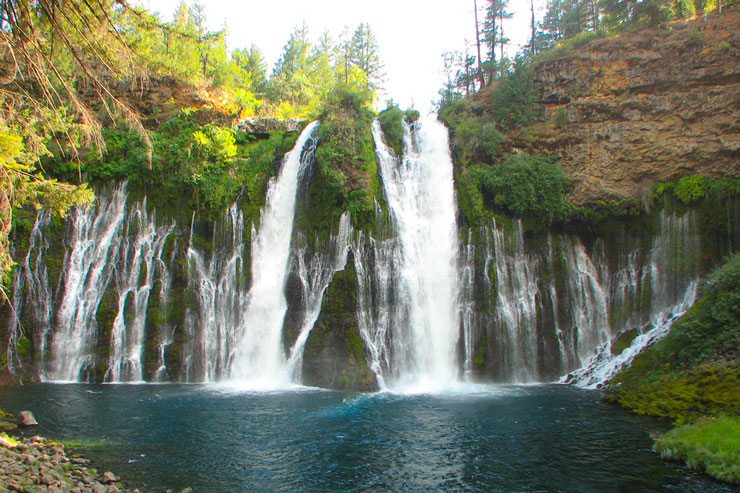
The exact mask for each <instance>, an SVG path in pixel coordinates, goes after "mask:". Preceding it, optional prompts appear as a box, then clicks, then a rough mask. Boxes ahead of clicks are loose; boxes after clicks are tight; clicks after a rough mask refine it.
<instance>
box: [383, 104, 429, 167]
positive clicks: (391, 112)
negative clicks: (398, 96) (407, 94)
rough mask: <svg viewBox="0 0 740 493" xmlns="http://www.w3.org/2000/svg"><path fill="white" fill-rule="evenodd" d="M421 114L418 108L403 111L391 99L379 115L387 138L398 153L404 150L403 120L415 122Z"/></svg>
mask: <svg viewBox="0 0 740 493" xmlns="http://www.w3.org/2000/svg"><path fill="white" fill-rule="evenodd" d="M419 116H420V115H419V112H418V111H416V110H406V111H402V110H401V109H400V108H399V107H398V106H397V105H395V104H394V103H393V101H389V102H388V107H387V108H386V109H384V110H383V111H381V112H380V114H379V115H378V120H379V121H380V128H382V129H383V134H384V135H385V140H386V142H387V143H388V145H389V146H391V148H392V149H393V152H395V153H396V154H397V155H401V152H403V120H404V119H406V121H407V122H408V123H413V122H415V121H416V120H418V119H419Z"/></svg>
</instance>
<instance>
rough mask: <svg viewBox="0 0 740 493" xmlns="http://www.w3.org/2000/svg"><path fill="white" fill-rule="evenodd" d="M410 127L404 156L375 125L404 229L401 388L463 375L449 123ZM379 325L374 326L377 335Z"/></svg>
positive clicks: (397, 362) (397, 346) (396, 330)
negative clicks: (459, 356) (399, 155)
mask: <svg viewBox="0 0 740 493" xmlns="http://www.w3.org/2000/svg"><path fill="white" fill-rule="evenodd" d="M413 127H414V128H413V130H412V129H411V128H410V126H408V125H406V126H405V132H404V134H405V135H404V155H403V159H401V160H400V162H399V159H398V158H397V157H396V156H395V155H394V154H393V152H392V151H391V150H390V149H389V148H388V146H387V145H386V144H385V142H384V139H383V136H382V130H381V129H380V123H379V122H378V121H375V122H374V123H373V137H374V140H375V144H376V156H377V159H378V164H379V169H380V175H381V177H382V182H383V191H384V195H385V198H386V200H387V202H388V206H389V208H390V214H391V217H392V222H393V225H394V226H395V228H396V231H397V232H398V238H399V243H400V249H399V250H398V251H397V254H399V255H400V261H399V267H400V272H399V275H398V276H397V277H395V279H394V280H395V282H396V285H395V286H394V288H395V291H396V292H395V295H396V296H397V297H398V301H400V302H401V303H402V304H403V306H404V308H405V311H406V313H405V317H404V318H405V320H404V322H405V323H401V324H399V322H400V320H398V319H396V320H395V321H394V322H395V324H394V325H393V326H392V327H391V328H390V330H391V331H392V332H393V333H392V334H391V340H392V348H391V356H390V359H391V361H392V363H391V367H392V371H393V377H392V379H388V378H383V381H385V382H386V383H388V384H389V385H391V386H393V387H395V388H402V389H412V390H423V389H429V388H441V387H445V386H449V385H451V384H454V383H455V382H457V381H458V379H459V370H458V362H457V354H456V353H457V341H458V338H459V310H458V303H457V302H458V293H459V280H458V272H457V268H458V265H457V261H458V247H457V223H456V204H455V193H454V185H453V174H452V159H451V157H450V150H449V142H448V139H449V136H448V130H447V128H446V127H445V126H444V125H442V123H440V122H439V121H437V120H436V119H433V118H425V119H422V120H421V121H419V122H417V123H415V124H414V125H413ZM379 330H382V329H376V330H373V331H372V332H373V333H376V334H377V333H378V332H379Z"/></svg>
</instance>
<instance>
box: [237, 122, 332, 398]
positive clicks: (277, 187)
mask: <svg viewBox="0 0 740 493" xmlns="http://www.w3.org/2000/svg"><path fill="white" fill-rule="evenodd" d="M317 126H318V122H313V123H311V124H309V125H308V126H307V127H306V128H305V129H304V130H303V132H302V133H301V135H300V137H299V138H298V141H297V142H296V145H295V148H294V149H293V150H292V151H291V152H289V153H288V154H287V155H286V156H285V159H284V160H283V165H282V169H281V170H280V174H279V176H278V178H277V180H273V181H272V182H271V183H270V185H269V188H268V191H267V201H266V205H265V207H264V208H263V209H262V212H261V214H260V229H259V231H258V232H257V233H256V234H253V236H252V249H251V251H252V259H251V265H252V268H251V273H252V286H251V288H250V290H249V294H248V296H247V298H246V302H245V306H244V309H243V315H242V317H241V320H240V322H239V325H238V328H239V333H240V335H239V341H238V343H237V347H236V352H235V354H234V360H233V363H232V366H231V373H230V378H231V379H232V380H234V381H238V382H240V383H241V384H245V385H247V386H249V387H260V388H275V387H279V386H283V385H286V384H287V383H288V381H289V375H288V369H287V366H286V357H285V353H284V350H283V346H282V327H283V318H284V316H285V311H286V309H287V302H286V300H285V293H284V288H285V279H286V276H287V273H288V267H289V257H290V251H291V250H290V240H291V235H292V232H293V220H294V216H295V204H296V191H297V187H298V175H299V172H300V171H301V170H302V169H303V168H305V167H306V166H308V165H309V164H310V162H311V160H312V159H313V151H314V147H315V142H313V140H311V138H312V134H313V132H314V130H315V129H316V127H317ZM307 146H308V148H307V149H306V150H305V152H304V147H307Z"/></svg>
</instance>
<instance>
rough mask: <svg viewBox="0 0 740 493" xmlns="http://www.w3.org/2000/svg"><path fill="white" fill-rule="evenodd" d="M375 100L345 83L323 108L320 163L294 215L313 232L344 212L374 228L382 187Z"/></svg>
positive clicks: (327, 228) (357, 222) (304, 228)
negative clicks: (376, 151)
mask: <svg viewBox="0 0 740 493" xmlns="http://www.w3.org/2000/svg"><path fill="white" fill-rule="evenodd" d="M371 100H372V97H371V93H370V91H367V90H363V89H356V88H352V87H349V86H345V87H340V88H339V89H337V90H336V91H333V92H332V93H331V94H330V96H329V98H328V100H327V102H326V103H325V104H324V106H323V107H322V113H321V117H320V118H321V125H320V126H319V129H318V132H317V133H318V138H319V144H318V146H317V149H316V164H317V166H316V167H315V169H314V170H313V173H312V176H311V180H310V183H309V185H308V190H307V193H306V195H305V197H304V199H303V203H302V204H300V205H299V207H298V215H297V217H296V221H297V224H298V226H299V227H300V229H301V230H302V231H304V232H306V233H308V234H309V235H310V236H313V235H314V234H318V235H319V236H322V237H323V236H326V235H327V234H328V232H329V231H330V230H331V226H332V225H334V224H336V223H337V221H338V218H339V216H340V215H341V214H342V213H343V212H345V211H349V212H350V213H351V214H352V222H353V224H354V225H355V226H356V227H358V228H368V227H372V224H373V222H374V217H375V206H374V199H376V198H377V197H379V196H380V186H379V183H378V171H377V163H376V161H375V154H374V152H373V137H372V132H371V125H372V120H373V117H374V116H375V114H374V112H373V111H372V110H371V109H370V107H369V106H370V102H371Z"/></svg>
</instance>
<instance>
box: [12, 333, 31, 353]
mask: <svg viewBox="0 0 740 493" xmlns="http://www.w3.org/2000/svg"><path fill="white" fill-rule="evenodd" d="M15 350H16V353H17V354H18V356H21V357H23V356H30V355H31V352H32V351H33V344H32V343H31V340H30V339H29V338H27V337H26V336H25V335H22V336H20V337H19V338H18V342H17V344H16V349H15Z"/></svg>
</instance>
